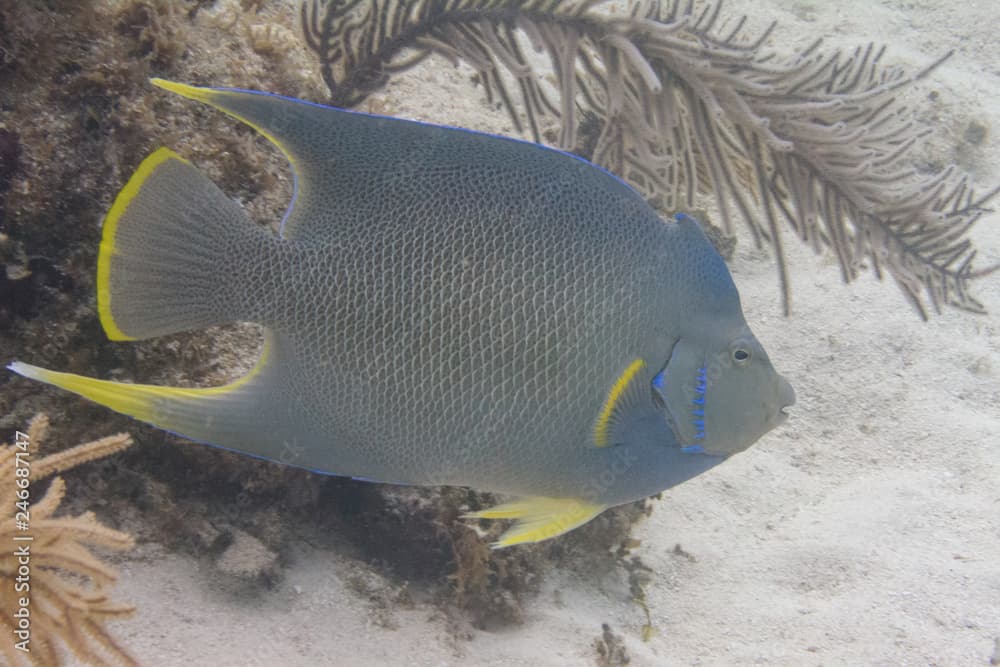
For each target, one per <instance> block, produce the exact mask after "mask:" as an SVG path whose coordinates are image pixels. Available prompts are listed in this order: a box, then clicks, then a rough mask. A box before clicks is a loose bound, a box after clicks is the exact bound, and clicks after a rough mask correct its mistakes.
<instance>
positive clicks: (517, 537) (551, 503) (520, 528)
mask: <svg viewBox="0 0 1000 667" xmlns="http://www.w3.org/2000/svg"><path fill="white" fill-rule="evenodd" d="M606 509H607V507H606V506H605V505H598V504H595V503H591V502H588V501H585V500H581V499H579V498H546V497H544V496H532V497H528V498H522V499H520V500H514V501H511V502H509V503H503V504H502V505H497V506H496V507H492V508H490V509H487V510H481V511H479V512H470V513H468V514H465V515H464V518H467V519H516V520H517V523H515V524H514V525H513V526H511V527H510V529H508V530H507V532H505V533H504V534H503V535H501V536H500V539H499V540H497V541H496V542H494V543H493V544H492V545H490V546H492V547H493V548H494V549H500V548H503V547H509V546H513V545H515V544H527V543H529V542H541V541H542V540H547V539H550V538H553V537H556V536H557V535H562V534H563V533H566V532H569V531H571V530H573V529H574V528H576V527H577V526H581V525H583V524H585V523H587V522H588V521H590V520H591V519H593V518H594V517H595V516H597V515H598V514H600V513H601V512H603V511H604V510H606Z"/></svg>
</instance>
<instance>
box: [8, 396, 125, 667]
mask: <svg viewBox="0 0 1000 667" xmlns="http://www.w3.org/2000/svg"><path fill="white" fill-rule="evenodd" d="M48 429H49V422H48V418H46V417H45V416H44V415H39V416H37V417H35V418H34V419H33V420H31V424H30V426H29V427H28V432H27V434H19V435H18V441H17V442H15V443H14V444H11V445H3V446H0V501H2V502H3V505H2V507H3V508H4V511H3V513H0V539H2V540H3V543H4V544H5V545H6V548H5V549H4V552H3V554H0V631H2V632H3V633H4V635H5V637H4V640H3V641H2V642H0V655H3V656H4V657H5V658H6V662H5V664H7V665H10V666H11V667H17V666H18V665H44V666H46V667H49V666H56V665H63V664H67V659H66V657H67V656H66V652H65V651H64V650H62V649H63V647H65V648H68V649H69V650H70V651H71V652H72V653H73V655H74V656H75V657H76V658H78V659H79V660H82V661H84V662H86V663H87V664H89V665H127V666H131V667H137V666H138V664H139V663H138V661H136V659H135V658H133V657H132V656H131V655H129V653H128V652H127V651H126V650H125V649H124V648H123V647H122V646H121V645H120V644H119V643H118V642H117V641H116V640H115V638H114V637H113V636H112V635H111V633H110V632H108V629H107V628H106V627H105V626H104V624H105V622H107V621H109V620H116V619H121V618H128V617H129V616H131V615H132V614H133V613H134V612H135V608H134V607H132V606H130V605H126V604H122V603H120V602H115V601H113V600H112V599H111V595H110V593H111V585H112V584H113V583H114V581H115V571H114V570H113V569H111V567H109V566H108V565H106V564H105V563H104V562H102V561H101V560H100V559H99V558H98V557H96V556H95V555H94V554H92V553H91V552H90V549H88V546H87V545H94V546H98V547H103V548H105V549H114V550H117V551H121V550H125V549H130V548H132V545H133V540H132V537H131V536H130V535H127V534H126V533H122V532H119V531H117V530H112V529H110V528H107V527H105V526H102V525H101V524H100V523H98V521H97V519H96V518H95V517H94V515H93V514H92V513H91V512H85V513H84V514H81V515H79V516H75V517H65V516H64V517H55V516H54V513H55V511H56V509H57V508H58V507H59V504H60V503H61V502H62V499H63V495H64V494H65V492H66V483H65V482H64V481H63V480H62V478H61V477H55V478H53V479H52V482H51V483H50V484H49V486H48V489H47V490H46V491H45V493H44V495H40V496H39V497H37V498H30V508H29V506H28V503H29V500H26V499H25V498H26V497H28V496H27V494H26V493H25V487H23V486H21V485H20V484H18V483H17V482H18V480H21V481H23V480H25V479H30V482H31V485H30V486H29V487H28V490H29V491H31V490H33V489H35V488H36V487H35V485H36V483H37V482H38V481H40V480H41V479H43V478H45V477H48V476H50V475H52V474H54V473H57V472H60V471H62V470H67V469H69V468H73V467H75V466H78V465H80V464H81V463H86V462H87V461H93V460H94V459H99V458H101V457H104V456H109V455H111V454H114V453H116V452H120V451H121V450H123V449H125V448H126V447H128V446H129V445H131V444H132V438H131V437H130V436H129V435H128V434H126V433H119V434H118V435H112V436H108V437H106V438H101V439H100V440H94V441H93V442H88V443H85V444H82V445H77V446H76V447H73V448H71V449H67V450H64V451H61V452H59V453H57V454H49V455H48V456H44V457H40V455H39V453H38V447H39V445H40V444H41V442H42V441H43V440H44V439H45V437H46V435H47V434H48ZM22 435H23V436H24V437H23V438H22V437H21V436H22ZM25 471H30V477H23V476H22V475H21V472H25ZM19 499H20V502H21V503H24V505H23V507H21V506H19V503H18V502H17V501H18V500H19ZM23 550H26V551H27V552H29V553H30V555H28V556H24V555H22V554H21V552H22V551H23ZM29 568H30V569H29ZM25 614H27V616H25ZM19 629H21V630H22V631H23V632H27V633H30V634H29V635H28V636H27V638H24V637H19V636H18V635H17V634H16V633H15V631H17V630H19ZM19 642H20V643H21V646H20V648H19V647H18V645H17V644H18V643H19Z"/></svg>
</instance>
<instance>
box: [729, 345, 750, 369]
mask: <svg viewBox="0 0 1000 667" xmlns="http://www.w3.org/2000/svg"><path fill="white" fill-rule="evenodd" d="M750 356H751V355H750V350H748V349H747V348H745V347H737V348H736V349H734V350H733V361H735V362H736V363H737V364H738V365H740V366H746V365H747V364H748V363H750Z"/></svg>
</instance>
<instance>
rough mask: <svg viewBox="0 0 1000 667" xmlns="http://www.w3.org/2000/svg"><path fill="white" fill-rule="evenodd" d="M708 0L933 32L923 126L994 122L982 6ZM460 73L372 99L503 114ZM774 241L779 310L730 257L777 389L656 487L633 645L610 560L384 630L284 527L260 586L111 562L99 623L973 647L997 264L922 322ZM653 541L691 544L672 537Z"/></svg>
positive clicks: (936, 651) (982, 551)
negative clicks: (974, 295)
mask: <svg viewBox="0 0 1000 667" xmlns="http://www.w3.org/2000/svg"><path fill="white" fill-rule="evenodd" d="M730 7H731V8H732V9H733V10H744V9H745V10H748V11H754V12H755V14H756V16H755V20H756V21H758V22H764V18H763V17H764V16H767V17H774V18H777V19H779V20H780V21H781V23H782V25H781V26H780V27H779V30H778V32H777V34H776V40H788V43H789V44H802V43H804V42H807V41H810V40H811V39H812V38H813V37H814V36H817V35H824V34H826V35H829V36H830V43H831V44H849V45H853V44H858V43H865V42H867V41H869V40H875V41H878V42H887V43H890V44H891V45H892V48H891V51H890V54H889V57H890V59H892V60H895V61H898V62H904V63H910V64H912V66H914V67H919V66H922V65H924V64H927V63H929V62H931V61H932V60H933V59H935V58H936V57H937V56H939V55H940V54H942V53H943V52H945V51H948V50H950V49H955V50H956V55H955V57H954V58H953V59H952V60H951V61H949V62H948V63H947V64H945V65H944V66H943V67H941V68H940V70H938V71H937V72H936V73H935V74H934V76H933V78H932V79H931V80H930V81H929V82H928V83H927V84H925V86H926V89H927V90H928V91H929V90H931V89H935V90H938V91H940V93H941V101H940V102H939V104H938V105H937V107H936V108H937V110H938V113H939V114H940V119H939V123H940V125H941V127H942V128H943V131H944V132H947V135H946V137H945V138H944V139H942V141H941V145H943V146H947V145H954V140H955V137H956V136H959V137H960V136H961V130H960V129H959V131H958V132H957V134H956V131H955V129H954V128H955V127H959V128H961V127H963V126H964V122H965V120H967V118H976V119H978V120H979V121H981V122H984V123H986V124H987V125H988V126H990V127H991V128H993V129H994V130H995V129H996V128H1000V93H998V92H997V91H998V85H997V84H998V83H1000V61H997V59H996V51H995V49H996V46H995V26H996V25H997V22H998V21H1000V5H997V4H996V3H994V2H987V1H985V0H979V1H976V2H963V3H937V2H929V1H926V0H909V1H904V0H882V1H881V2H868V1H866V0H850V1H848V2H835V3H827V2H818V1H816V2H812V1H806V0H802V1H799V2H779V1H778V0H767V1H765V2H751V1H750V0H742V1H740V2H732V3H731V5H730ZM775 43H776V44H780V43H781V42H778V41H776V42H775ZM465 76H466V75H465V74H464V73H457V72H455V71H453V70H451V69H450V68H449V67H447V66H445V67H444V68H441V69H438V70H437V71H435V72H431V73H430V74H428V73H427V71H426V70H424V71H423V73H422V74H421V75H420V76H416V77H412V78H410V79H407V80H401V81H399V82H396V83H394V85H393V86H392V87H391V89H390V91H389V93H388V94H387V95H386V98H387V99H388V101H389V103H390V109H389V110H390V111H391V112H394V113H397V114H399V115H409V116H417V117H421V118H430V119H436V120H439V121H448V122H451V123H455V124H469V125H473V126H475V127H480V128H483V129H495V130H504V129H509V128H507V127H506V125H507V121H506V120H505V118H504V117H503V116H502V115H499V114H498V115H496V116H490V115H488V114H485V113H484V112H483V110H482V106H481V105H480V103H479V101H478V96H479V94H480V93H478V92H474V91H473V90H472V89H471V88H469V87H467V86H466V85H465V83H464V79H465ZM428 78H433V79H434V81H428V80H427V79H428ZM453 104H455V105H458V106H459V107H460V108H458V109H457V110H452V109H451V106H452V105H453ZM997 147H998V142H997V141H996V139H995V138H994V137H993V135H990V137H989V138H988V140H987V144H986V145H985V146H983V147H982V148H981V149H980V151H979V152H978V153H977V154H976V155H973V156H971V157H968V156H965V157H963V158H962V159H963V160H966V159H968V164H970V165H972V166H973V167H975V168H976V169H977V170H978V171H977V173H976V176H977V178H978V179H979V182H980V184H981V186H988V185H990V184H993V183H996V182H998V181H1000V170H998V169H997V168H996V165H995V163H993V162H992V161H991V160H990V159H989V157H990V156H992V155H995V154H996V149H997ZM998 223H1000V216H998V215H993V216H991V217H988V218H987V219H984V220H983V222H982V223H981V224H980V227H979V228H978V230H977V234H976V238H977V240H978V243H979V247H980V248H981V250H982V261H983V263H982V265H983V266H985V265H987V264H989V263H990V262H996V261H998V259H1000V229H998ZM789 250H790V254H791V256H792V275H793V279H794V308H795V312H794V314H793V315H792V316H791V317H790V318H788V319H785V318H783V317H782V316H781V314H780V308H779V304H778V291H777V285H776V280H775V271H774V268H773V266H772V264H771V262H770V261H769V260H767V259H766V258H764V257H762V256H761V255H760V254H759V253H757V252H756V251H754V250H753V249H752V248H751V246H750V244H749V243H747V242H746V241H745V240H744V241H743V242H742V243H741V245H740V248H739V250H738V257H737V259H736V261H735V263H734V265H733V272H734V274H735V277H736V281H737V283H738V285H739V286H740V289H741V293H742V295H743V300H744V305H745V309H746V311H747V316H748V319H749V321H750V322H751V325H752V326H753V327H754V329H755V330H756V332H757V334H758V336H759V337H760V339H761V340H762V342H763V343H764V345H765V346H766V347H767V349H768V351H769V353H770V356H771V357H772V359H773V360H774V362H775V364H776V366H777V367H778V368H779V370H780V371H781V372H782V373H783V374H785V375H786V376H787V377H788V378H790V379H791V380H792V382H793V384H794V385H795V387H796V389H797V391H798V396H799V403H798V405H797V406H796V407H795V409H794V415H793V417H792V418H791V419H790V420H789V421H788V423H787V424H786V425H784V426H783V427H781V428H779V429H778V430H777V431H775V432H773V433H771V434H769V435H768V436H766V437H765V438H764V439H763V440H762V441H761V442H760V443H758V444H757V445H756V446H755V447H754V448H752V449H751V450H750V451H748V452H746V453H744V454H742V455H740V456H739V457H737V458H736V459H734V460H732V461H730V462H728V463H727V464H726V465H724V466H722V467H720V468H718V469H716V470H714V471H712V472H711V473H709V474H706V475H705V476H703V477H702V478H699V479H696V480H694V481H691V482H689V483H687V484H684V485H682V486H681V487H678V488H676V489H673V490H671V491H669V492H668V493H666V494H665V498H664V500H663V501H661V502H659V503H658V505H657V508H656V511H655V512H654V514H653V516H652V518H651V519H650V520H648V521H647V522H645V523H644V524H642V525H640V526H639V527H638V529H637V531H636V537H638V538H640V539H641V540H642V545H641V547H639V549H638V550H637V553H638V554H639V555H641V557H642V559H643V560H644V561H645V562H646V563H648V564H649V565H651V566H652V567H653V569H654V570H655V576H654V579H653V583H652V584H651V585H650V587H649V590H648V598H649V606H650V609H651V611H652V614H653V620H654V625H655V627H656V628H657V629H658V630H659V632H658V634H657V636H655V637H654V638H653V639H652V640H651V641H650V642H648V643H643V642H642V641H641V639H640V629H641V626H642V624H643V623H644V616H643V614H642V611H641V610H640V608H639V607H638V606H637V605H635V604H634V603H632V602H631V601H630V600H629V595H628V589H627V586H626V585H625V583H624V577H623V576H612V577H610V578H608V579H606V580H603V581H593V580H582V579H580V578H578V577H576V576H574V575H573V574H572V573H560V572H552V573H550V574H548V575H547V577H546V581H545V583H544V585H543V592H542V593H541V595H539V596H538V598H537V599H535V600H533V601H530V602H529V603H528V604H527V605H526V618H525V622H524V624H523V626H520V627H510V628H509V629H505V630H503V631H501V632H496V633H490V632H481V631H475V632H474V633H473V637H472V639H471V640H468V641H464V640H463V641H456V640H454V639H453V638H452V632H451V631H450V630H449V627H448V624H447V623H446V621H445V619H444V618H443V617H442V615H441V614H440V613H438V612H437V611H436V610H435V608H434V607H433V606H431V605H426V606H425V605H418V606H417V608H416V609H413V610H398V611H396V612H394V619H395V621H396V623H397V624H398V629H386V628H384V627H382V626H381V625H379V624H376V623H375V622H374V621H373V618H374V616H373V614H374V612H373V610H372V608H371V606H370V605H369V604H368V603H367V602H366V601H365V600H363V599H360V598H359V597H358V595H357V594H356V593H354V592H352V590H351V589H350V587H349V586H348V585H347V584H346V583H345V567H347V566H346V565H345V561H344V558H343V557H342V556H341V555H339V554H337V553H331V552H325V551H324V552H316V551H312V550H310V549H308V548H306V547H302V548H298V549H296V558H295V562H294V563H293V564H292V565H291V567H290V568H289V569H288V570H287V573H286V576H285V579H284V580H283V581H282V583H281V584H279V585H278V587H277V588H276V589H275V590H273V591H264V592H259V593H258V594H257V595H256V596H251V597H249V598H248V597H247V596H245V595H240V594H236V593H232V592H227V590H226V589H224V588H222V587H220V586H219V585H218V584H217V583H214V582H213V581H212V577H211V573H210V572H208V571H207V570H205V569H202V566H200V565H199V563H198V562H197V561H195V560H192V559H190V558H187V557H182V556H176V555H170V556H160V557H156V558H153V559H151V560H149V561H145V562H136V561H133V562H126V563H125V565H124V566H123V569H122V578H121V582H120V585H119V587H118V597H119V598H120V599H123V600H128V601H131V602H133V603H136V604H137V605H138V607H139V610H140V611H139V615H138V618H137V619H136V620H135V621H132V622H129V623H124V624H118V625H117V634H118V635H119V636H120V637H121V638H122V639H123V640H124V642H125V643H126V644H127V645H128V646H130V647H131V648H132V649H133V651H134V652H135V653H136V654H137V655H138V656H140V657H141V658H142V659H143V660H144V661H145V662H146V663H148V664H149V665H163V666H169V665H190V664H197V665H240V666H243V665H288V666H296V665H302V666H305V665H320V664H331V665H354V664H385V665H438V664H441V665H444V664H449V665H459V664H461V665H578V664H591V663H592V662H593V659H594V658H593V656H594V651H593V648H592V641H593V639H594V638H595V637H596V636H597V635H599V634H600V627H601V623H602V622H608V623H610V624H611V625H612V626H613V628H614V629H615V631H616V632H618V633H621V634H622V635H624V637H625V641H626V644H627V647H628V650H629V652H630V654H631V656H632V658H633V661H632V663H633V664H635V665H661V664H671V665H672V664H678V665H683V664H749V663H767V664H785V665H793V664H794V665H797V664H940V665H987V664H989V661H990V657H991V655H992V654H993V651H994V642H995V640H996V638H998V637H1000V469H998V465H1000V463H998V462H1000V400H998V397H1000V387H998V385H1000V383H998V376H1000V355H998V346H1000V332H998V325H997V319H996V317H997V314H998V313H1000V288H998V280H1000V278H998V277H993V278H991V279H989V280H987V281H983V282H982V283H981V284H980V285H979V289H978V295H979V296H980V298H981V299H982V300H983V301H984V303H985V304H986V306H987V308H988V309H989V310H990V312H991V313H992V315H990V316H985V317H983V316H979V317H977V316H971V315H967V314H964V313H958V312H946V313H945V314H944V315H943V316H940V317H935V318H934V319H933V320H932V321H931V322H930V323H929V324H923V323H921V322H920V321H919V319H918V318H917V317H916V316H915V314H914V313H913V312H912V311H911V310H910V308H909V306H908V305H907V304H906V303H905V302H904V300H903V298H902V296H901V295H900V294H899V293H898V292H897V290H896V288H895V286H894V285H893V284H891V283H886V284H879V283H877V282H875V281H874V280H873V279H871V278H868V277H865V278H864V279H862V280H861V281H859V282H858V283H857V284H855V285H854V286H852V287H849V288H846V287H843V286H842V285H841V284H840V283H839V274H838V272H837V270H836V267H835V265H834V263H833V262H832V260H830V259H820V258H815V257H813V256H812V255H810V254H807V253H806V252H804V251H803V250H802V249H800V248H799V247H797V246H795V244H794V242H793V241H790V242H789ZM676 543H680V544H681V545H682V546H683V549H684V550H685V551H687V552H689V553H690V554H691V555H692V556H693V558H694V560H693V561H692V560H689V559H687V558H684V557H681V556H677V555H675V554H673V553H672V549H673V547H674V545H675V544H676ZM296 587H298V589H296ZM297 590H300V591H301V592H297Z"/></svg>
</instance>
